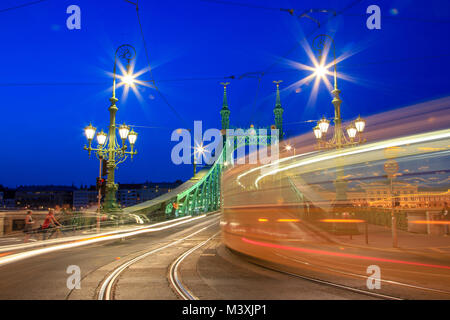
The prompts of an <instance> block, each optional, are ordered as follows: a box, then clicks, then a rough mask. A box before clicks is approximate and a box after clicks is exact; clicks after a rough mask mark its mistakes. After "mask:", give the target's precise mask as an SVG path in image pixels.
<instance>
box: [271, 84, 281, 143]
mask: <svg viewBox="0 0 450 320" xmlns="http://www.w3.org/2000/svg"><path fill="white" fill-rule="evenodd" d="M281 82H283V81H282V80H278V81H274V82H273V83H275V84H276V85H277V99H276V101H275V108H274V109H273V113H274V114H275V127H276V128H277V129H278V130H279V134H280V136H279V140H280V141H281V140H282V139H283V136H284V133H283V111H284V110H283V108H282V107H281V99H280V83H281Z"/></svg>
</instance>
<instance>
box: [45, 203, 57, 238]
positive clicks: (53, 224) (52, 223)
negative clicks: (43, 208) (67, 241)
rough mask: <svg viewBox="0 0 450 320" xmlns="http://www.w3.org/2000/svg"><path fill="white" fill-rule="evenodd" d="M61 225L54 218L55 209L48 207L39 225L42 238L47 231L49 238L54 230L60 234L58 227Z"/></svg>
mask: <svg viewBox="0 0 450 320" xmlns="http://www.w3.org/2000/svg"><path fill="white" fill-rule="evenodd" d="M60 227H61V224H60V223H59V222H58V220H56V218H55V210H53V209H50V210H49V211H48V213H47V215H46V216H45V220H44V223H43V224H42V226H41V229H42V230H43V232H44V234H43V235H42V240H46V234H47V233H48V232H51V234H50V236H49V237H48V238H47V239H50V238H51V237H52V235H53V233H55V231H56V232H57V233H58V234H60V230H59V228H60Z"/></svg>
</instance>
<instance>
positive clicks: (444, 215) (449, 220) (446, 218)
mask: <svg viewBox="0 0 450 320" xmlns="http://www.w3.org/2000/svg"><path fill="white" fill-rule="evenodd" d="M441 220H443V222H444V236H448V229H449V227H448V225H449V224H450V213H449V212H448V206H447V202H445V203H444V208H443V209H442V211H441Z"/></svg>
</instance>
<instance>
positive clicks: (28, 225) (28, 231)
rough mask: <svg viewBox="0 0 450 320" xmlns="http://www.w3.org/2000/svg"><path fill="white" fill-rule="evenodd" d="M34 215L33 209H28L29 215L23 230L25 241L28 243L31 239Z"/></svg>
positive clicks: (26, 217)
mask: <svg viewBox="0 0 450 320" xmlns="http://www.w3.org/2000/svg"><path fill="white" fill-rule="evenodd" d="M32 215H33V211H31V210H28V211H27V215H26V216H25V227H24V228H23V232H24V233H25V238H24V240H23V242H24V243H27V242H28V240H29V239H30V235H31V231H32V229H33V224H34V220H33V217H32Z"/></svg>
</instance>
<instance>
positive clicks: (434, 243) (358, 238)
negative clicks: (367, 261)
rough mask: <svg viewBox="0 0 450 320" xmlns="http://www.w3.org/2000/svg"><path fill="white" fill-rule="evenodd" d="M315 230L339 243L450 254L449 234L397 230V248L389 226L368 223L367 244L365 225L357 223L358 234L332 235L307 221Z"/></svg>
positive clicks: (384, 249)
mask: <svg viewBox="0 0 450 320" xmlns="http://www.w3.org/2000/svg"><path fill="white" fill-rule="evenodd" d="M308 226H309V227H311V229H313V230H314V231H315V232H318V233H320V234H321V235H322V236H323V237H325V238H328V239H329V240H330V241H332V242H335V243H337V244H340V245H350V246H356V247H363V248H371V249H379V250H383V251H386V250H407V251H420V252H428V253H430V252H434V253H441V254H448V255H450V236H444V235H428V234H420V233H412V232H406V231H402V230H397V238H398V248H393V246H392V232H391V229H390V228H389V227H384V226H378V225H373V224H369V225H368V240H369V241H368V244H366V235H365V226H364V224H358V230H359V232H360V234H359V235H352V236H349V235H334V234H332V233H329V232H326V231H325V230H323V229H321V228H319V227H318V225H316V224H311V223H308Z"/></svg>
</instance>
